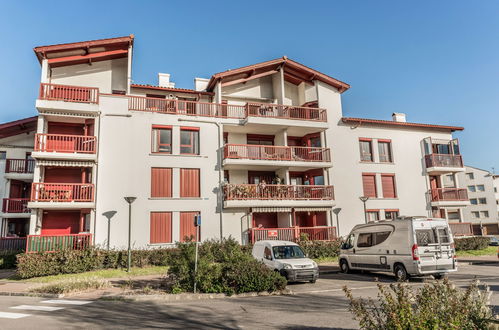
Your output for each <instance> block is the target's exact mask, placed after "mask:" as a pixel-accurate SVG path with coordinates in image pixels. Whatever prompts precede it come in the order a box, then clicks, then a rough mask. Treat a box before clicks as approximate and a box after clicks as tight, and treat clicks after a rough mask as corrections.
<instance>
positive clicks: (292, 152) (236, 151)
mask: <svg viewBox="0 0 499 330" xmlns="http://www.w3.org/2000/svg"><path fill="white" fill-rule="evenodd" d="M224 158H225V159H259V160H287V161H301V162H330V161H331V156H330V153H329V148H309V147H286V146H264V145H250V144H226V145H225V146H224Z"/></svg>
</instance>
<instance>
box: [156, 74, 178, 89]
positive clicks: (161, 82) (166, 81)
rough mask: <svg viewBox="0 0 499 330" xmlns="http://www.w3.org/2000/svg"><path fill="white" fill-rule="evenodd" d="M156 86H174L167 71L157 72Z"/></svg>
mask: <svg viewBox="0 0 499 330" xmlns="http://www.w3.org/2000/svg"><path fill="white" fill-rule="evenodd" d="M158 86H159V87H167V88H175V83H173V82H170V74H169V73H158Z"/></svg>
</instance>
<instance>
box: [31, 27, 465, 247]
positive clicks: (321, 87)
mask: <svg viewBox="0 0 499 330" xmlns="http://www.w3.org/2000/svg"><path fill="white" fill-rule="evenodd" d="M133 44H134V37H133V36H128V37H120V38H112V39H103V40H95V41H86V42H76V43H71V44H61V45H52V46H43V47H36V48H35V49H34V50H35V54H36V55H37V58H38V60H39V62H40V64H41V85H40V95H39V97H38V99H37V100H36V108H37V110H38V113H39V117H38V123H37V131H36V137H35V142H34V151H33V153H32V157H33V158H35V159H36V167H35V169H34V181H33V186H32V191H31V197H30V198H31V199H30V202H29V203H28V207H29V208H30V209H31V210H32V214H31V221H30V223H29V233H30V234H32V235H35V234H36V235H42V237H56V236H61V235H62V236H64V235H66V236H71V235H80V236H81V237H84V239H85V240H87V241H90V240H91V241H92V242H94V243H95V244H101V245H106V244H108V243H109V244H110V246H112V247H123V246H125V245H126V244H127V235H128V204H127V202H126V201H125V200H124V197H127V196H131V197H137V199H136V200H135V202H133V204H132V205H131V219H132V221H131V222H132V231H131V232H132V241H133V245H134V246H135V247H154V246H161V245H168V244H172V243H174V242H176V241H182V240H184V239H185V238H186V237H189V236H191V235H193V234H194V232H195V231H194V230H195V227H194V220H193V219H194V216H195V215H197V214H200V215H201V218H202V225H201V230H200V232H201V234H200V235H201V239H210V238H220V237H221V236H223V237H228V236H232V237H234V238H235V239H237V240H239V241H240V242H242V243H248V242H251V241H255V240H259V239H264V238H275V237H277V238H281V239H288V240H293V239H296V238H297V237H300V235H306V236H308V237H309V239H317V240H327V239H331V238H334V237H335V236H336V235H337V234H338V232H339V234H340V235H345V234H347V233H348V231H349V230H350V229H351V228H352V227H353V226H354V225H356V224H358V223H362V222H364V221H372V220H377V219H392V218H394V217H395V216H396V215H399V214H400V215H430V216H434V217H445V218H447V219H449V221H453V222H462V221H463V219H464V218H463V208H464V207H466V205H468V204H469V201H468V196H467V193H466V189H462V188H460V185H459V179H458V176H457V175H456V174H457V173H459V172H463V171H464V167H463V163H462V159H461V155H460V152H459V144H458V142H457V140H456V139H454V138H453V136H452V133H453V132H454V131H460V130H462V129H463V128H462V127H454V126H444V125H434V124H420V123H411V122H407V121H406V119H405V115H404V114H394V115H393V120H374V119H365V118H350V117H344V116H343V113H342V105H341V95H342V93H344V92H345V91H347V90H348V89H349V88H350V86H349V85H348V84H346V83H344V82H341V81H339V80H337V79H335V78H332V77H330V76H328V75H326V74H324V73H321V72H318V71H316V70H314V69H311V68H309V67H307V66H305V65H303V64H300V63H298V62H295V61H293V60H291V59H289V58H287V57H282V58H278V59H275V60H270V61H267V62H263V63H258V64H254V65H249V66H246V67H242V68H237V69H232V70H228V71H224V72H221V73H216V74H214V75H212V76H211V77H209V78H194V86H195V87H194V89H182V88H176V87H175V84H174V83H173V82H172V80H171V79H170V78H171V77H170V75H169V74H164V73H160V74H158V85H156V86H151V85H140V84H137V83H136V82H134V81H133V78H132V72H133V70H132V54H133ZM359 197H366V198H367V197H369V199H367V201H366V202H365V207H366V212H364V203H363V202H362V201H361V200H360V199H359ZM87 241H86V242H87Z"/></svg>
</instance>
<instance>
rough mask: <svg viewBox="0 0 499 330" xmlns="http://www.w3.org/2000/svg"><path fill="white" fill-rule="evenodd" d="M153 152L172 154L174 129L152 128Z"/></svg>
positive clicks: (165, 127) (168, 127)
mask: <svg viewBox="0 0 499 330" xmlns="http://www.w3.org/2000/svg"><path fill="white" fill-rule="evenodd" d="M152 152H158V153H164V154H171V153H172V128H171V127H170V126H159V125H154V126H153V127H152Z"/></svg>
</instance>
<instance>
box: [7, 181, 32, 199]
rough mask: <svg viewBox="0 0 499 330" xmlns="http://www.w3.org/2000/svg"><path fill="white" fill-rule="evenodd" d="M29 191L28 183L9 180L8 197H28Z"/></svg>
mask: <svg viewBox="0 0 499 330" xmlns="http://www.w3.org/2000/svg"><path fill="white" fill-rule="evenodd" d="M29 191H30V184H29V183H27V182H23V181H18V180H12V181H11V182H10V192H9V197H10V198H28V197H29Z"/></svg>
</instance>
